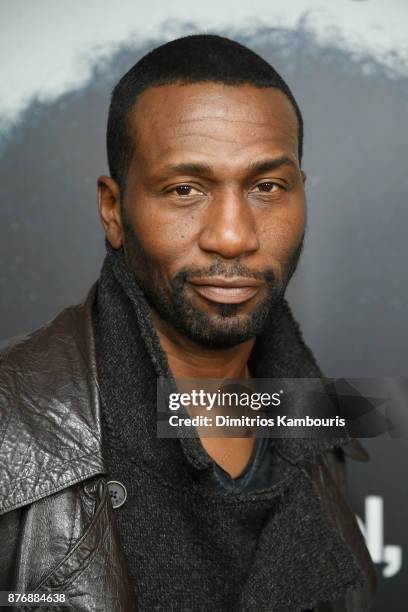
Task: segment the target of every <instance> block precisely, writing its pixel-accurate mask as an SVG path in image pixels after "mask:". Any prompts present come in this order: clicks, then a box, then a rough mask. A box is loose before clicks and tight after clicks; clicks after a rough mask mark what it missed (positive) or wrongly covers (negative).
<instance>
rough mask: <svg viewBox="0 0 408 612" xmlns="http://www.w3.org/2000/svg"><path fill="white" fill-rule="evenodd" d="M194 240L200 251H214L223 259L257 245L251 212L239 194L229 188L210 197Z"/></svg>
mask: <svg viewBox="0 0 408 612" xmlns="http://www.w3.org/2000/svg"><path fill="white" fill-rule="evenodd" d="M198 242H199V247H200V248H201V249H202V250H203V251H206V252H211V253H216V254H217V255H221V256H222V257H224V258H225V259H232V258H236V257H239V256H243V255H247V254H250V253H253V252H254V251H257V250H258V249H259V241H258V236H257V231H256V224H255V219H254V215H253V212H252V211H251V208H250V205H249V204H248V202H246V201H245V198H244V197H242V196H241V194H238V193H234V192H233V191H229V192H226V193H223V194H220V195H219V196H217V197H214V198H213V201H212V202H211V205H210V206H209V207H208V208H207V211H206V215H205V219H204V223H203V228H202V230H201V232H200V236H199V241H198Z"/></svg>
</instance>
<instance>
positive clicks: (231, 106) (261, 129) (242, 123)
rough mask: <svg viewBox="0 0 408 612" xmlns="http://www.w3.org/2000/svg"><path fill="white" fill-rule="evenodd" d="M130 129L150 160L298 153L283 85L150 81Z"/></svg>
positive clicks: (293, 118) (293, 121) (295, 129)
mask: <svg viewBox="0 0 408 612" xmlns="http://www.w3.org/2000/svg"><path fill="white" fill-rule="evenodd" d="M130 132H131V138H132V140H133V141H134V145H135V155H136V156H137V158H138V159H139V161H141V162H142V161H145V162H146V163H149V164H159V163H160V162H161V161H166V160H167V159H168V158H169V157H174V156H180V155H183V154H184V155H191V154H194V155H203V156H206V155H207V156H208V155H209V156H212V157H214V158H216V157H217V156H221V155H223V156H225V155H226V154H227V155H233V156H237V155H244V154H247V155H251V154H255V155H256V154H258V153H259V154H262V153H269V152H279V153H285V154H287V155H291V156H292V157H294V158H295V159H297V147H298V121H297V117H296V114H295V111H294V108H293V106H292V104H291V102H290V101H289V100H288V98H287V97H286V96H285V95H284V94H283V93H282V92H281V91H279V90H277V89H274V88H270V87H268V88H259V87H254V86H252V85H239V86H235V85H234V86H230V85H223V84H219V83H193V84H169V85H160V86H156V87H150V88H148V89H146V90H145V91H144V92H142V93H141V94H140V95H139V97H138V99H137V101H136V103H135V105H134V107H133V109H132V111H131V113H130ZM261 149H262V150H261Z"/></svg>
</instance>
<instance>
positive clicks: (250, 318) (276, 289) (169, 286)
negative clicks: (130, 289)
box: [122, 211, 304, 349]
mask: <svg viewBox="0 0 408 612" xmlns="http://www.w3.org/2000/svg"><path fill="white" fill-rule="evenodd" d="M122 226H123V231H124V252H125V258H126V263H127V265H128V267H129V269H130V270H131V272H132V273H133V275H134V277H135V281H136V282H137V284H138V285H139V287H140V288H141V289H142V291H143V293H144V295H145V297H146V299H147V301H148V303H149V306H150V307H151V308H153V309H154V310H155V311H156V312H157V314H158V315H159V316H160V317H161V318H162V319H163V320H164V321H166V322H167V323H168V324H169V325H170V326H172V327H174V328H175V329H176V330H177V331H178V332H180V333H181V334H182V335H184V336H186V337H187V338H189V339H190V340H192V341H193V342H195V343H197V344H199V345H201V346H206V347H209V348H213V349H222V348H227V347H230V346H235V345H237V344H240V343H242V342H245V341H246V340H249V339H250V338H253V337H256V336H258V335H259V334H260V333H261V332H262V331H263V330H264V329H265V327H266V325H267V323H268V320H269V317H270V316H273V312H274V310H275V309H277V308H279V305H280V303H281V300H282V298H283V295H284V293H285V290H286V287H287V284H288V283H289V280H290V279H291V277H292V275H293V273H294V272H295V270H296V267H297V264H298V261H299V258H300V254H301V251H302V248H303V242H304V234H303V235H302V237H301V240H300V242H299V244H298V245H297V247H296V249H295V250H294V252H293V254H292V256H291V258H290V260H289V261H288V263H287V265H286V266H285V270H286V272H285V277H284V278H283V279H282V280H280V281H279V282H278V280H277V279H276V276H275V274H274V272H273V270H272V269H270V268H269V269H266V270H263V271H262V272H254V271H253V270H250V269H249V268H248V267H246V266H245V265H244V264H242V263H241V262H239V261H238V260H235V261H234V262H232V261H231V262H228V263H227V262H226V261H225V260H224V259H222V258H221V257H217V258H216V259H215V260H214V262H213V263H212V264H211V265H210V266H208V267H206V268H192V267H188V266H185V267H183V268H182V269H181V270H179V272H178V273H177V274H176V275H175V276H174V277H173V278H172V279H171V280H170V282H169V281H168V279H167V278H166V277H164V275H163V273H162V268H161V267H160V266H156V265H154V263H153V261H152V259H151V258H149V256H148V255H147V253H146V252H145V250H144V248H143V246H142V244H141V242H140V240H139V238H138V236H137V234H136V232H135V231H134V228H133V226H132V225H131V223H130V221H129V219H128V218H127V215H126V214H125V213H124V212H123V211H122ZM211 276H221V277H226V278H228V277H245V278H255V279H257V280H260V281H262V283H263V286H264V287H265V289H264V294H265V295H264V297H263V298H262V299H261V300H260V301H259V302H258V303H257V304H256V305H255V306H254V308H253V309H252V310H251V311H250V312H247V313H242V312H240V306H241V305H240V304H215V303H214V305H213V311H214V312H213V313H209V312H208V311H206V310H204V309H200V308H199V306H197V305H196V304H195V303H194V301H193V300H192V299H190V298H189V296H188V293H189V291H188V289H187V288H188V280H189V279H191V278H193V277H194V278H195V279H197V278H200V277H205V278H208V277H211ZM190 291H191V288H190Z"/></svg>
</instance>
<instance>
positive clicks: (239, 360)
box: [151, 309, 255, 378]
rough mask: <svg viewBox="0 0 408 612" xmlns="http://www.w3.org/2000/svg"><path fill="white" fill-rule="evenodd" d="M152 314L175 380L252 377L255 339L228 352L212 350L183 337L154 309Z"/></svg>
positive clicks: (229, 349) (225, 350)
mask: <svg viewBox="0 0 408 612" xmlns="http://www.w3.org/2000/svg"><path fill="white" fill-rule="evenodd" d="M151 315H152V320H153V324H154V327H155V329H156V333H157V335H158V337H159V339H160V343H161V345H162V348H163V350H164V351H165V353H166V355H167V360H168V362H169V366H170V369H171V371H172V373H173V376H174V377H175V378H249V372H248V366H247V362H248V359H249V356H250V354H251V351H252V348H253V345H254V342H255V339H254V338H251V339H250V340H247V341H246V342H242V343H241V344H238V345H236V346H232V347H228V348H225V349H212V348H208V347H204V346H201V345H199V344H197V343H195V342H193V341H192V340H190V339H189V338H186V336H184V335H182V334H180V333H179V332H178V331H177V330H175V329H174V328H173V327H171V326H169V325H168V324H167V323H166V322H165V321H164V320H163V319H162V318H161V317H160V316H159V315H158V314H157V312H156V311H155V310H153V309H151Z"/></svg>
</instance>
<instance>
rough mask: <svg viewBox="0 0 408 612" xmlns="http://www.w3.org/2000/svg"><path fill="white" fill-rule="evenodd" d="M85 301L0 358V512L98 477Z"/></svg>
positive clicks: (88, 304)
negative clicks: (94, 476)
mask: <svg viewBox="0 0 408 612" xmlns="http://www.w3.org/2000/svg"><path fill="white" fill-rule="evenodd" d="M96 285H97V283H94V284H93V285H92V287H91V288H90V290H89V292H88V295H87V297H86V299H85V301H84V302H83V303H81V304H78V305H75V306H70V307H68V308H65V309H64V310H63V311H62V312H61V313H60V314H59V315H58V316H57V317H56V318H55V319H53V320H52V321H51V322H49V323H48V324H46V325H45V326H43V327H41V328H40V329H38V330H36V331H34V332H32V333H30V334H28V335H27V336H25V337H24V338H22V339H19V340H18V341H17V343H15V344H14V345H12V346H9V347H7V349H6V350H5V351H4V352H3V353H2V354H1V355H0V362H1V367H0V423H1V425H0V514H1V513H4V512H6V511H9V510H12V509H14V508H18V507H20V506H23V505H26V504H28V503H31V502H33V501H36V500H37V499H40V498H42V497H45V496H47V495H50V494H52V493H55V492H56V491H59V490H61V489H64V488H65V487H67V486H69V485H71V484H74V483H76V482H80V481H82V480H85V479H86V478H89V477H90V476H93V475H96V474H100V473H105V472H106V467H105V464H104V460H103V456H102V448H101V420H100V405H99V402H100V400H99V393H98V382H97V376H96V360H95V350H94V336H93V329H92V321H91V312H92V304H93V301H94V299H95V292H96Z"/></svg>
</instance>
